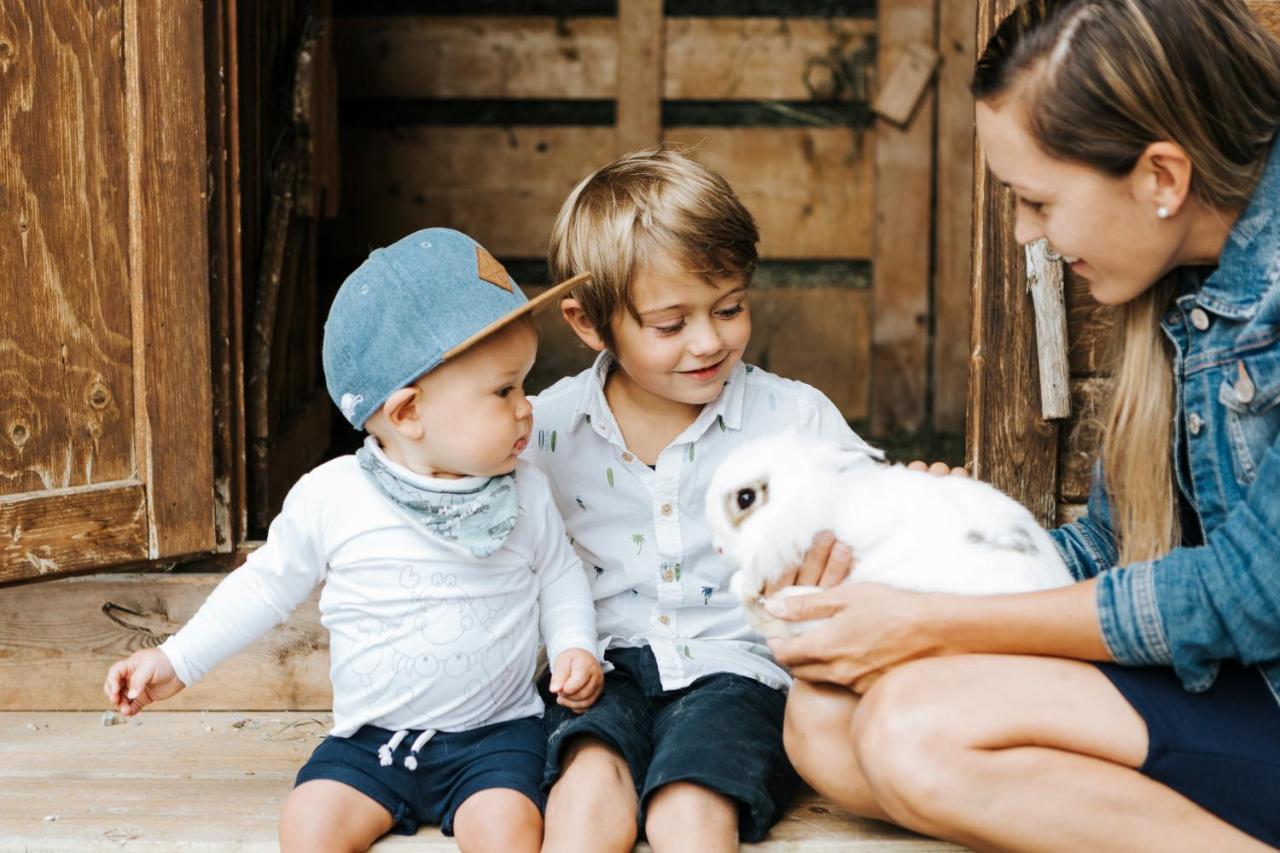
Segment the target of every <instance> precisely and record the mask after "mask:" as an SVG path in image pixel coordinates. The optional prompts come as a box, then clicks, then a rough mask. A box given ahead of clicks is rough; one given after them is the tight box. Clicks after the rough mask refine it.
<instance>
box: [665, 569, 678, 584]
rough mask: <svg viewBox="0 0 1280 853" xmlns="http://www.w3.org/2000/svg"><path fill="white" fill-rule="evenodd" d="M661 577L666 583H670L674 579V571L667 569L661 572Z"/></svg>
mask: <svg viewBox="0 0 1280 853" xmlns="http://www.w3.org/2000/svg"><path fill="white" fill-rule="evenodd" d="M662 579H663V580H664V581H666V582H667V583H671V582H672V581H673V580H675V579H676V573H675V572H673V571H671V570H670V569H667V570H666V571H665V572H663V573H662Z"/></svg>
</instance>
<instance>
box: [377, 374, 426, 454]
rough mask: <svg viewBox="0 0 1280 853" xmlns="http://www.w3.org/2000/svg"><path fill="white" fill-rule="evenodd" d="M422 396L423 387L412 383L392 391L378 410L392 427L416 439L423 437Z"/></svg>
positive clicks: (407, 436)
mask: <svg viewBox="0 0 1280 853" xmlns="http://www.w3.org/2000/svg"><path fill="white" fill-rule="evenodd" d="M421 398H422V389H420V388H418V387H417V386H416V385H410V386H409V387H408V388H401V389H400V390H399V391H396V392H394V393H392V395H391V396H390V397H388V398H387V402H385V403H383V404H382V407H381V408H380V409H379V410H378V411H379V413H380V414H381V415H382V416H383V418H384V419H385V420H386V422H387V423H388V424H389V425H390V426H391V428H392V429H394V430H395V431H396V432H398V433H400V434H401V435H403V436H404V437H405V438H409V439H415V440H416V439H418V438H421V437H422V430H423V424H422V407H421V406H420V405H419V402H420V401H421Z"/></svg>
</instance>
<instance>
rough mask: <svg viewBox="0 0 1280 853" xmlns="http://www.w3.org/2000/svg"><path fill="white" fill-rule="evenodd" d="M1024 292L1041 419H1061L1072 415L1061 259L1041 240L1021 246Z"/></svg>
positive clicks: (1065, 306) (1047, 243)
mask: <svg viewBox="0 0 1280 853" xmlns="http://www.w3.org/2000/svg"><path fill="white" fill-rule="evenodd" d="M1023 248H1024V254H1025V255H1026V263H1027V267H1026V272H1025V275H1026V277H1027V290H1028V291H1029V292H1030V293H1031V304H1032V307H1033V308H1034V310H1035V317H1036V325H1035V336H1036V361H1037V362H1038V366H1039V374H1040V416H1041V417H1042V418H1044V419H1045V420H1060V419H1062V418H1067V417H1069V416H1070V415H1071V399H1070V397H1069V394H1070V391H1069V389H1068V388H1067V383H1068V382H1069V381H1070V380H1069V368H1068V362H1067V299H1066V293H1065V287H1064V284H1063V276H1064V270H1063V262H1062V258H1061V256H1058V255H1056V254H1051V253H1050V251H1049V241H1048V240H1045V239H1043V238H1041V239H1039V240H1036V241H1035V242H1034V243H1030V244H1028V245H1027V246H1024V247H1023Z"/></svg>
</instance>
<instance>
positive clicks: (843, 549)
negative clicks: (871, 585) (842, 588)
mask: <svg viewBox="0 0 1280 853" xmlns="http://www.w3.org/2000/svg"><path fill="white" fill-rule="evenodd" d="M852 569H853V552H851V551H850V550H849V546H848V545H846V544H844V543H843V542H837V541H836V537H835V534H834V533H832V532H831V531H830V530H823V531H821V532H819V533H818V534H817V535H816V536H814V537H813V544H811V545H810V546H809V550H808V551H806V552H805V554H804V561H803V562H801V563H800V565H798V566H796V567H795V568H794V569H792V570H791V571H789V572H787V573H786V574H784V575H782V577H780V578H778V580H777V581H776V582H775V583H769V584H765V586H764V594H765V595H766V596H769V595H773V594H774V593H775V592H777V591H778V590H780V589H783V588H785V587H789V586H816V587H821V588H822V589H830V588H831V587H833V586H836V585H837V584H839V583H840V582H841V581H843V580H844V579H845V578H847V577H849V572H850V571H851V570H852Z"/></svg>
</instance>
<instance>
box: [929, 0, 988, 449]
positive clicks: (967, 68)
mask: <svg viewBox="0 0 1280 853" xmlns="http://www.w3.org/2000/svg"><path fill="white" fill-rule="evenodd" d="M976 23H977V21H976V18H975V15H974V9H973V3H972V2H971V0H938V52H939V53H941V54H942V68H941V70H940V71H939V72H938V130H937V154H936V156H937V178H936V183H935V186H936V189H935V190H934V192H935V194H936V196H937V201H936V207H935V212H934V222H933V233H934V243H935V247H936V248H935V251H934V259H935V260H934V275H933V314H934V324H933V364H932V367H933V386H932V388H933V428H934V429H935V430H938V431H939V432H944V433H956V434H960V433H963V432H964V416H965V400H966V397H967V395H968V388H969V381H968V374H969V286H970V282H971V277H972V269H973V146H974V131H973V96H972V95H970V94H969V77H970V75H971V74H972V73H973V62H974V55H975V52H976V46H975V44H974V39H975V31H974V30H975V26H976Z"/></svg>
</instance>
